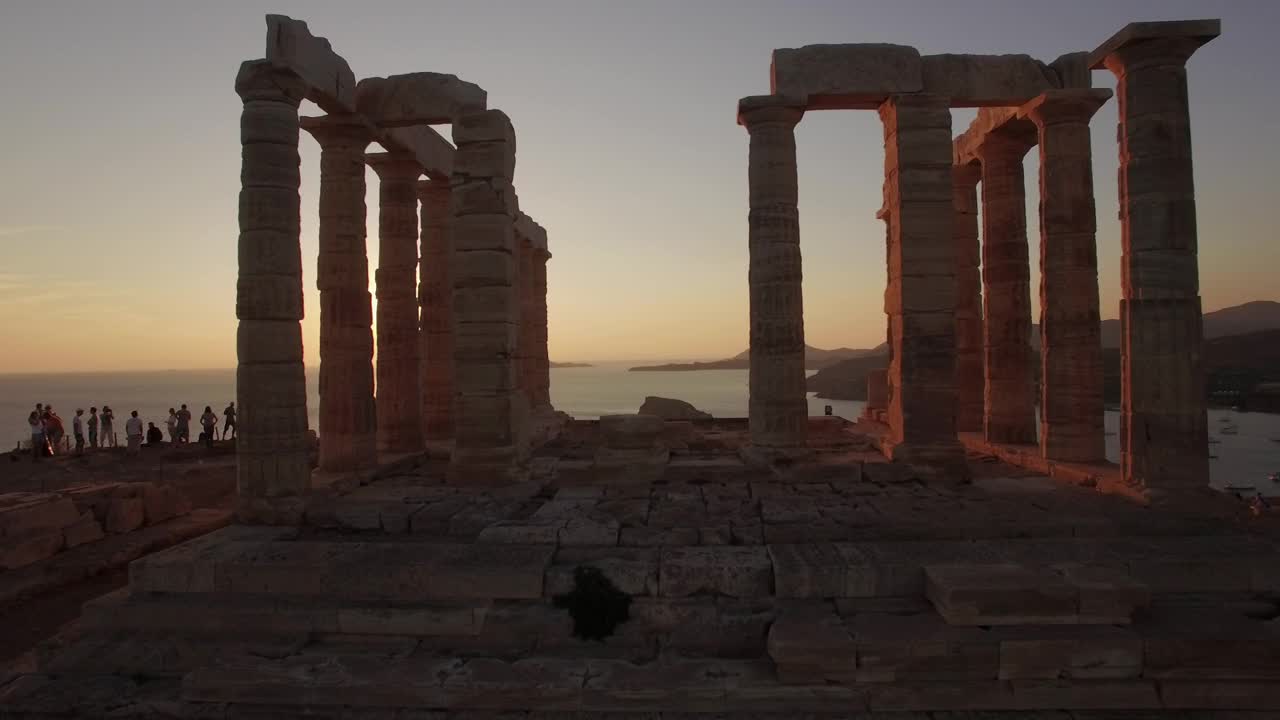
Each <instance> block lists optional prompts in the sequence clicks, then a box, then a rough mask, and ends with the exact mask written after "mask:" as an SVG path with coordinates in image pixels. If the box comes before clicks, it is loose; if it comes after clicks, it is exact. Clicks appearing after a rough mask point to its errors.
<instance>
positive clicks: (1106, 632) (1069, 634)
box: [999, 626, 1142, 680]
mask: <svg viewBox="0 0 1280 720" xmlns="http://www.w3.org/2000/svg"><path fill="white" fill-rule="evenodd" d="M1018 631H1019V635H1020V637H1008V638H1001V639H1000V641H999V642H1000V679H1001V680H1059V679H1069V680H1123V679H1128V678H1136V677H1139V676H1140V675H1141V674H1142V638H1141V637H1139V636H1138V635H1137V634H1136V633H1134V632H1133V631H1131V630H1126V629H1122V628H1114V627H1106V626H1090V627H1080V626H1075V627H1035V626H1032V627H1027V628H1025V629H1024V628H1018Z"/></svg>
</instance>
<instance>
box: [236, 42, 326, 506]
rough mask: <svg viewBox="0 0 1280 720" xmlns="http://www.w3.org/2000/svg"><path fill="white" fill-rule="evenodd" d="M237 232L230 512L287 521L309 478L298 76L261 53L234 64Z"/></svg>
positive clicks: (302, 90)
mask: <svg viewBox="0 0 1280 720" xmlns="http://www.w3.org/2000/svg"><path fill="white" fill-rule="evenodd" d="M236 93H237V94H239V95H240V98H241V100H243V102H244V108H243V110H242V112H241V115H240V144H241V155H240V157H241V166H240V239H239V243H238V246H239V247H238V253H239V275H238V277H237V279H236V317H237V318H238V319H239V326H238V327H237V329H236V354H237V366H236V403H237V405H238V406H239V411H240V415H239V425H238V428H237V433H236V484H237V492H238V508H237V513H238V515H239V517H240V519H241V520H242V521H247V522H268V523H279V522H292V521H296V520H297V519H298V513H299V512H300V509H299V508H297V507H295V508H294V511H293V512H292V513H290V512H289V511H287V510H283V507H284V506H286V505H289V504H290V503H293V504H295V505H296V504H298V503H300V498H297V496H299V495H303V494H305V493H306V492H307V490H308V488H309V487H310V483H311V464H310V454H311V453H310V448H309V445H310V442H309V440H308V433H307V387H306V372H305V369H304V367H303V361H302V326H301V321H302V316H303V310H302V250H301V242H300V234H301V209H300V207H301V201H300V198H299V195H298V187H299V183H300V172H299V162H300V161H299V157H298V105H299V103H300V102H301V101H302V98H303V97H304V96H305V95H306V85H305V84H304V83H303V82H302V81H301V80H299V79H298V78H296V77H295V76H293V75H291V74H289V73H287V72H284V71H280V70H277V69H274V68H272V67H271V65H270V64H269V63H268V62H267V61H265V60H257V61H250V62H246V63H244V64H242V65H241V66H240V72H239V74H238V75H237V76H236Z"/></svg>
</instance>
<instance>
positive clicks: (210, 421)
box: [200, 405, 218, 450]
mask: <svg viewBox="0 0 1280 720" xmlns="http://www.w3.org/2000/svg"><path fill="white" fill-rule="evenodd" d="M200 426H201V427H203V428H204V433H203V437H204V446H205V447H207V448H209V449H210V450H212V449H213V434H214V433H215V432H217V430H218V416H217V415H215V414H214V412H213V408H211V407H209V406H208V405H205V406H204V414H202V415H201V416H200Z"/></svg>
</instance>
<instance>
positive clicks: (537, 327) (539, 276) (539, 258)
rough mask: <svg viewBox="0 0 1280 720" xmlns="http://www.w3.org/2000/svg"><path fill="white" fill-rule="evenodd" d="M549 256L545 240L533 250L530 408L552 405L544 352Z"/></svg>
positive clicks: (547, 356)
mask: <svg viewBox="0 0 1280 720" xmlns="http://www.w3.org/2000/svg"><path fill="white" fill-rule="evenodd" d="M550 259H551V253H550V252H548V251H547V246H546V241H545V240H543V242H542V244H541V246H538V244H537V243H535V245H534V249H533V283H532V284H533V313H532V315H533V319H532V321H531V322H532V323H533V357H534V374H533V375H534V376H533V390H532V392H533V405H534V407H550V405H551V356H550V355H548V353H547V261H548V260H550Z"/></svg>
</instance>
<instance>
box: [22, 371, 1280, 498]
mask: <svg viewBox="0 0 1280 720" xmlns="http://www.w3.org/2000/svg"><path fill="white" fill-rule="evenodd" d="M627 367H628V364H622V363H619V364H612V363H611V364H603V365H598V366H596V367H590V368H559V369H555V370H552V371H551V399H552V402H553V403H554V404H555V406H556V407H557V408H558V409H560V410H564V411H565V412H568V413H569V414H570V415H573V416H574V417H578V418H595V417H599V416H600V415H608V414H611V413H633V412H635V411H636V410H638V409H639V407H640V404H641V403H642V402H644V398H645V396H646V395H661V396H663V397H672V398H679V399H681V400H685V401H688V402H691V403H693V404H694V405H695V406H696V407H697V408H698V409H699V410H704V411H706V412H709V413H711V414H712V415H715V416H717V417H746V414H747V371H746V370H702V371H697V372H636V373H633V372H627V371H626V369H627ZM307 381H308V382H307V389H308V394H309V400H308V408H309V410H310V413H311V425H312V427H316V426H317V424H318V422H317V412H318V409H319V396H318V388H317V377H316V374H315V373H314V372H313V373H310V374H309V375H308V377H307ZM233 399H235V372H234V371H233V370H198V371H167V372H148V373H82V374H67V375H0V441H3V444H4V445H5V446H10V447H11V445H8V444H9V443H16V442H17V441H18V440H19V439H22V438H25V437H26V436H27V434H28V429H27V424H26V418H27V414H28V413H29V412H31V410H32V408H33V407H34V406H35V404H36V403H37V402H43V403H48V404H52V405H53V407H54V408H55V409H56V410H57V411H58V414H59V415H61V416H62V418H63V420H64V422H65V423H66V425H67V430H68V432H70V429H71V417H72V416H73V415H74V414H75V409H76V408H77V407H83V408H85V410H86V415H87V411H88V409H89V406H90V405H96V406H98V407H102V405H103V404H104V403H105V404H107V405H110V406H111V407H112V409H114V410H115V411H116V426H117V427H116V431H117V432H118V433H123V431H124V419H125V418H126V417H127V416H128V414H129V411H131V410H137V411H138V414H139V416H140V417H141V418H142V420H143V422H144V423H145V422H148V421H150V422H154V423H156V425H159V426H160V427H162V428H163V426H164V419H165V418H166V417H167V416H168V409H169V408H170V407H177V406H178V405H179V404H180V403H186V404H187V406H188V408H190V409H191V411H192V414H193V415H194V416H197V417H198V416H199V415H200V413H201V412H202V411H203V410H204V407H205V405H210V406H212V407H213V409H214V410H215V411H216V412H218V413H219V414H221V412H222V409H223V408H224V407H226V405H227V403H228V402H229V401H231V400H233ZM828 404H829V405H831V406H832V407H833V409H834V412H835V414H837V415H840V416H843V417H846V418H854V417H857V416H858V414H859V413H861V412H862V403H861V402H850V401H841V400H819V399H816V398H810V399H809V411H810V414H813V415H821V414H822V411H823V406H824V405H828ZM1231 425H1234V426H1235V427H1236V428H1238V433H1237V434H1234V435H1233V434H1223V433H1222V430H1223V429H1224V428H1226V427H1228V426H1231ZM1106 428H1107V433H1108V434H1107V456H1108V458H1109V459H1110V460H1112V461H1113V462H1114V461H1117V460H1118V459H1119V453H1120V440H1119V437H1118V436H1117V435H1116V434H1115V433H1116V431H1117V430H1118V428H1119V415H1118V414H1117V413H1114V412H1108V413H1107V415H1106ZM1209 434H1210V437H1211V438H1212V440H1215V441H1217V442H1216V443H1215V444H1212V445H1210V453H1211V454H1213V455H1216V456H1217V459H1214V460H1211V461H1210V470H1211V473H1212V477H1213V482H1214V484H1215V485H1217V486H1223V485H1253V484H1257V485H1258V486H1259V488H1260V489H1262V486H1263V485H1268V486H1269V485H1270V483H1267V482H1266V478H1267V476H1268V475H1270V474H1271V473H1273V472H1276V471H1280V415H1268V414H1263V413H1238V412H1228V411H1225V410H1210V411H1209ZM1272 492H1273V493H1277V492H1280V489H1276V490H1272Z"/></svg>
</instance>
